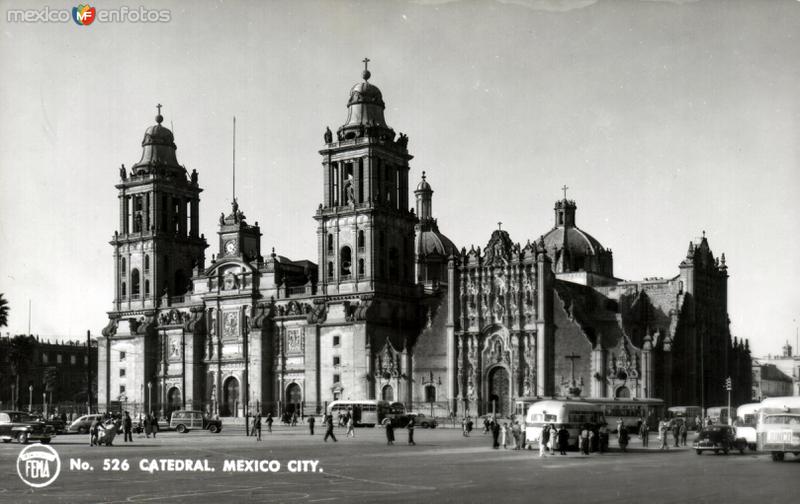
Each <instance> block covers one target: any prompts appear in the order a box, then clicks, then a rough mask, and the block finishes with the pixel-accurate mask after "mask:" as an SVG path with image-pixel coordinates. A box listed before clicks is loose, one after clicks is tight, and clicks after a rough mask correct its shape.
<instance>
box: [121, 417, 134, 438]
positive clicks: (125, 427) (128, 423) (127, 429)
mask: <svg viewBox="0 0 800 504" xmlns="http://www.w3.org/2000/svg"><path fill="white" fill-rule="evenodd" d="M122 431H123V433H124V434H125V439H124V442H125V443H127V442H131V443H133V432H132V431H133V420H131V416H130V414H128V412H127V411H126V412H125V419H124V420H123V421H122Z"/></svg>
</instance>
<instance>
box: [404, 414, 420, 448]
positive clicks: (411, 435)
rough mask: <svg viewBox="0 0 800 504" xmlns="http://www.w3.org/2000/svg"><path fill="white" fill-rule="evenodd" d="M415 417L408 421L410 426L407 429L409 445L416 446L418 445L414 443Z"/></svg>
mask: <svg viewBox="0 0 800 504" xmlns="http://www.w3.org/2000/svg"><path fill="white" fill-rule="evenodd" d="M414 426H415V424H414V417H413V416H412V417H411V418H409V419H408V425H406V428H407V429H408V444H410V445H412V446H415V445H416V444H417V443H415V442H414Z"/></svg>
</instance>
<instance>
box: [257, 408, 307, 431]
mask: <svg viewBox="0 0 800 504" xmlns="http://www.w3.org/2000/svg"><path fill="white" fill-rule="evenodd" d="M267 432H269V433H270V434H272V413H271V412H269V411H268V412H267ZM312 434H313V433H312Z"/></svg>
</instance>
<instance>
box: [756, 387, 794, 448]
mask: <svg viewBox="0 0 800 504" xmlns="http://www.w3.org/2000/svg"><path fill="white" fill-rule="evenodd" d="M756 439H757V441H758V451H766V452H770V454H771V455H772V460H773V461H775V462H779V461H781V460H783V458H784V456H785V455H786V454H787V453H794V456H795V457H797V456H800V397H798V396H790V397H770V398H768V399H764V400H763V401H761V409H760V410H759V412H758V424H757V425H756Z"/></svg>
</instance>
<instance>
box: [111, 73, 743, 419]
mask: <svg viewBox="0 0 800 504" xmlns="http://www.w3.org/2000/svg"><path fill="white" fill-rule="evenodd" d="M362 77H363V80H362V81H361V82H359V83H357V84H356V85H355V86H353V87H352V89H351V90H350V94H349V99H348V103H347V109H348V114H347V118H346V120H345V123H344V124H343V125H342V126H340V127H339V128H338V129H337V130H336V132H335V133H334V132H333V131H331V130H330V129H326V131H325V133H324V136H323V141H324V142H323V147H322V149H321V150H320V151H319V154H320V156H321V170H320V177H319V179H318V180H319V181H320V182H321V186H322V194H321V203H319V205H318V207H317V209H316V212H315V213H314V215H313V218H314V220H315V221H316V234H317V251H316V262H312V261H308V260H290V259H288V258H286V257H283V256H280V255H278V254H276V252H275V250H274V249H272V250H271V251H269V252H268V253H266V254H263V253H262V250H261V243H260V238H261V231H260V227H259V224H258V222H255V223H253V224H250V222H249V220H248V219H247V217H246V216H245V214H244V211H243V210H242V209H240V208H239V204H238V202H237V201H236V200H235V199H234V201H233V202H232V204H231V209H230V211H229V212H223V213H222V214H221V215H220V216H219V224H218V231H217V234H218V237H217V240H216V242H217V243H216V247H215V248H216V252H215V253H214V254H213V255H212V259H211V261H210V263H206V259H205V249H206V248H207V247H208V242H207V240H206V238H205V237H204V236H203V235H198V224H199V208H200V207H199V195H200V192H201V188H200V185H199V175H198V173H197V171H195V170H192V172H191V173H189V172H188V170H187V169H186V168H184V167H183V166H181V165H180V164H179V163H178V161H177V158H176V154H175V151H176V146H175V143H174V138H173V135H172V132H171V131H170V130H169V129H167V128H165V127H164V126H162V124H161V123H162V122H163V117H162V116H161V115H160V114H159V115H158V116H157V117H156V125H154V126H151V127H150V128H148V129H147V130H146V132H145V135H144V139H143V142H142V158H141V160H140V161H139V162H138V163H136V164H134V165H133V167H132V169H126V168H125V167H124V166H123V167H122V168H121V169H120V181H119V183H118V184H117V186H116V187H117V190H118V197H119V213H120V224H119V227H120V231H117V232H115V234H114V237H113V239H112V241H111V245H112V247H113V249H114V268H115V287H114V288H115V299H114V305H113V307H112V310H111V311H110V312H109V313H108V316H109V323H108V325H107V326H106V328H105V329H104V330H103V337H102V338H101V339H100V344H99V348H100V350H99V370H98V376H99V391H100V393H99V396H100V402H101V403H103V402H105V403H111V402H114V401H117V400H119V398H120V397H121V396H123V394H124V397H125V398H127V399H128V400H135V401H137V402H144V403H146V404H147V406H148V408H150V409H153V410H159V411H163V412H165V413H166V412H168V411H170V410H174V409H177V408H189V407H191V408H197V409H204V410H207V411H209V412H215V413H219V414H220V415H223V416H236V415H242V414H244V413H245V412H246V411H252V410H254V409H256V408H261V409H264V408H269V409H272V410H273V411H275V410H278V411H291V410H296V409H300V410H301V411H302V412H304V413H312V412H319V411H320V410H321V409H322V408H323V407H324V404H325V403H326V402H329V401H332V400H335V399H386V400H390V401H400V402H403V403H406V404H407V405H409V406H410V405H412V404H415V405H416V406H419V403H427V404H430V405H431V408H433V406H434V405H435V406H436V407H437V411H438V412H439V413H440V414H441V413H444V414H447V413H449V412H454V413H463V412H465V411H467V412H470V413H472V414H475V413H485V412H488V411H492V410H494V411H497V412H499V413H506V414H507V413H509V412H510V411H511V410H512V407H513V403H514V401H516V400H519V399H535V398H537V397H553V396H567V395H569V396H580V397H632V398H645V397H660V398H664V399H665V400H667V401H668V402H671V403H673V404H677V403H681V404H698V405H700V404H701V403H705V404H706V405H712V403H714V402H715V401H717V399H718V398H719V397H722V395H723V392H722V390H721V384H722V383H723V382H724V380H725V378H726V377H727V376H729V375H735V376H736V378H735V380H736V381H741V380H746V385H745V387H746V388H745V389H744V390H745V392H744V395H745V396H747V397H749V393H750V383H749V377H750V362H749V353H748V352H747V350H746V348H745V346H744V345H743V344H740V343H738V342H734V341H731V337H730V333H729V330H728V319H727V311H726V310H727V266H726V264H725V258H724V255H723V256H722V257H721V258H719V259H718V258H716V257H715V256H714V255H713V254H712V252H711V250H710V248H709V245H708V241H707V240H706V238H705V236H704V237H703V239H702V240H700V241H699V242H698V243H696V244H695V243H691V244H690V247H689V252H688V253H687V255H686V257H685V259H683V260H682V261H681V262H680V264H679V272H678V273H677V274H676V275H675V276H673V277H672V278H670V279H667V280H663V279H657V280H656V279H650V280H643V281H635V282H629V281H623V280H620V279H618V278H615V277H614V275H613V258H612V253H611V250H609V249H606V248H605V247H603V246H602V245H601V244H600V242H599V241H598V240H596V239H595V238H594V237H592V236H591V235H590V234H588V233H587V232H586V231H584V230H582V229H580V228H579V227H577V225H576V209H577V205H576V204H575V202H574V201H572V200H568V199H567V198H566V194H565V196H564V198H563V199H560V200H558V201H557V202H556V204H555V207H554V211H555V221H554V225H553V227H552V228H551V229H550V230H548V231H547V232H546V233H544V234H542V235H541V236H539V237H538V238H534V239H532V240H529V241H527V242H526V243H525V245H520V244H519V243H516V242H514V241H513V240H512V239H511V237H510V236H509V235H508V233H507V232H506V231H505V230H502V229H497V230H495V231H493V232H492V233H491V236H490V237H489V240H488V243H487V245H486V247H485V248H483V249H481V247H475V246H472V247H470V249H469V250H468V249H466V248H461V249H459V248H458V247H457V246H456V245H455V244H453V242H452V241H451V240H449V239H448V238H447V237H446V236H445V235H444V234H443V233H442V232H441V231H440V229H439V224H438V222H437V220H436V219H435V218H434V213H433V193H434V191H433V188H432V186H431V184H430V183H429V181H428V180H427V175H426V174H425V173H424V172H423V174H422V177H421V180H420V181H419V182H418V184H417V185H416V188H415V189H414V191H413V194H414V203H415V205H414V208H412V207H411V206H410V205H409V197H410V192H411V187H410V182H409V170H410V165H409V163H410V161H411V160H412V156H411V154H410V153H409V150H408V137H407V136H406V135H404V134H399V135H398V134H396V133H395V131H394V130H393V129H392V128H391V127H389V126H388V125H387V123H386V119H385V117H384V109H385V103H384V101H383V95H382V93H381V91H380V90H379V89H378V88H377V87H376V86H375V85H374V84H372V83H370V81H369V80H370V77H371V75H370V72H369V71H368V70H365V71H364V73H363V75H362ZM309 203H311V202H309ZM309 231H310V230H309ZM533 236H534V237H535V236H536V235H533ZM745 361H746V362H745ZM742 370H744V375H746V376H744V377H739V374H740V373H741V372H742Z"/></svg>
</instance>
